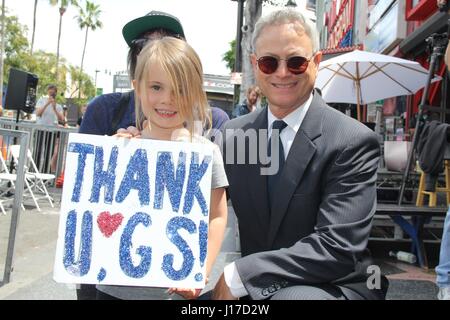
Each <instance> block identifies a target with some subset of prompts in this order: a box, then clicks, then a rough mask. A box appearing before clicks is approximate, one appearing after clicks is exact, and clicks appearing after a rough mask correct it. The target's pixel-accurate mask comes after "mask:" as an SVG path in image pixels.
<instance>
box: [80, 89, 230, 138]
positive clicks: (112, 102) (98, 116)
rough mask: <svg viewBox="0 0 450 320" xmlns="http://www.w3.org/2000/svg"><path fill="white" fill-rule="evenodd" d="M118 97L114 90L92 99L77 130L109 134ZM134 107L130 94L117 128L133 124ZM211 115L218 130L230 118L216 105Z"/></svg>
mask: <svg viewBox="0 0 450 320" xmlns="http://www.w3.org/2000/svg"><path fill="white" fill-rule="evenodd" d="M120 97H121V93H120V92H115V93H108V94H103V95H101V96H98V97H96V98H95V99H94V100H92V101H91V102H90V103H89V105H88V107H87V110H86V113H85V114H84V116H83V121H82V122H81V126H80V129H79V132H80V133H86V134H96V135H110V134H111V131H112V130H113V128H112V121H113V117H114V115H115V114H116V112H117V109H118V108H119V101H120ZM134 108H135V106H134V94H131V95H130V102H129V103H128V107H127V110H126V112H125V113H124V115H123V117H122V119H120V121H119V123H118V125H117V128H127V127H129V126H135V122H136V119H135V114H134ZM211 117H212V128H213V129H218V130H220V129H221V128H222V126H223V125H224V124H225V122H227V121H228V120H230V118H229V117H228V115H227V113H226V112H225V111H223V110H222V109H220V108H217V107H211ZM114 133H115V132H114ZM114 133H113V134H114Z"/></svg>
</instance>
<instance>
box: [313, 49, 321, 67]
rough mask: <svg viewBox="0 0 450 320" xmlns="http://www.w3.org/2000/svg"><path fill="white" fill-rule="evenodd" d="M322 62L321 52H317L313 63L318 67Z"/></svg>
mask: <svg viewBox="0 0 450 320" xmlns="http://www.w3.org/2000/svg"><path fill="white" fill-rule="evenodd" d="M321 61H322V51H318V52H317V53H316V55H315V56H314V63H315V64H316V65H317V66H319V64H320V62H321Z"/></svg>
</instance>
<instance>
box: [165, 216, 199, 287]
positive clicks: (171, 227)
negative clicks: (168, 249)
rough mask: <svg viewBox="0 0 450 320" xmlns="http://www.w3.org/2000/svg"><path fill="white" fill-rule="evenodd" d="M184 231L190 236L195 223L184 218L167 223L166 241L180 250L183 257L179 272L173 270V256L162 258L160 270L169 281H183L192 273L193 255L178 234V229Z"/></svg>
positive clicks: (194, 228) (194, 230)
mask: <svg viewBox="0 0 450 320" xmlns="http://www.w3.org/2000/svg"><path fill="white" fill-rule="evenodd" d="M181 228H182V229H185V230H187V231H188V232H189V233H190V234H192V233H194V232H196V231H197V230H196V229H197V228H196V226H195V223H194V222H193V221H192V220H191V219H188V218H186V217H175V218H172V219H170V220H169V222H168V223H167V229H166V234H167V237H168V239H169V240H170V241H171V242H172V243H173V244H174V245H175V246H176V247H177V248H178V249H179V250H180V252H181V254H182V255H183V264H182V266H181V269H180V270H175V269H174V268H173V261H174V256H173V254H166V255H165V256H164V257H163V264H162V270H163V271H164V273H165V274H166V276H167V277H168V278H169V279H171V280H177V281H178V280H183V279H186V278H187V276H189V274H190V273H191V271H192V268H193V267H194V254H193V253H192V250H191V248H190V247H189V245H188V244H187V242H186V241H185V240H184V239H183V238H182V237H181V236H180V235H179V234H178V229H181Z"/></svg>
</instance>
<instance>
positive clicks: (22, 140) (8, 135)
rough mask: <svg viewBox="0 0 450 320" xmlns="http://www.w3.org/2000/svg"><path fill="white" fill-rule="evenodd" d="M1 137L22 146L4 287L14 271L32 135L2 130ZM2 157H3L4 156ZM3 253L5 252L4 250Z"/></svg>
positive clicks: (2, 282)
mask: <svg viewBox="0 0 450 320" xmlns="http://www.w3.org/2000/svg"><path fill="white" fill-rule="evenodd" d="M0 136H1V137H2V141H5V140H7V141H9V140H12V142H11V143H15V144H20V156H19V157H20V158H19V163H18V165H17V168H16V169H17V170H16V172H17V179H16V183H15V188H14V200H13V206H12V213H11V222H10V226H9V234H8V238H7V239H8V246H7V250H6V258H5V264H4V272H3V278H2V279H0V287H2V286H3V285H5V284H7V283H9V281H10V277H11V271H12V269H13V267H12V263H13V255H14V245H15V241H16V231H17V227H18V223H19V213H20V205H21V203H22V196H23V189H24V184H25V159H26V150H27V148H28V142H29V136H30V134H29V133H28V132H24V131H17V130H5V129H0ZM17 140H19V141H17ZM2 151H3V150H2ZM0 156H3V154H2V155H0ZM0 238H3V237H0ZM1 251H2V252H3V250H1Z"/></svg>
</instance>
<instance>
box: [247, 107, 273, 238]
mask: <svg viewBox="0 0 450 320" xmlns="http://www.w3.org/2000/svg"><path fill="white" fill-rule="evenodd" d="M252 127H253V128H252V129H255V130H256V132H257V136H258V155H260V154H261V153H260V152H259V148H260V146H261V143H260V134H259V130H261V129H267V108H264V109H262V110H261V112H260V114H259V115H258V117H257V118H256V119H255V121H254V122H253V124H252ZM263 145H264V144H263ZM249 150H253V149H252V146H249V148H248V149H247V153H248V152H249ZM262 153H263V154H266V153H267V150H262ZM247 157H248V154H247ZM259 160H260V159H258V161H257V164H253V165H249V167H248V171H247V172H248V178H247V179H246V180H247V187H248V190H249V191H250V195H251V200H252V202H253V205H254V207H255V208H256V212H257V216H258V219H259V221H260V225H262V226H263V228H264V231H263V232H267V231H268V228H269V226H268V224H269V216H270V212H269V201H268V198H267V176H265V175H262V174H261V169H262V168H264V167H265V166H264V165H263V164H261V161H259ZM243 178H244V177H243Z"/></svg>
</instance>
